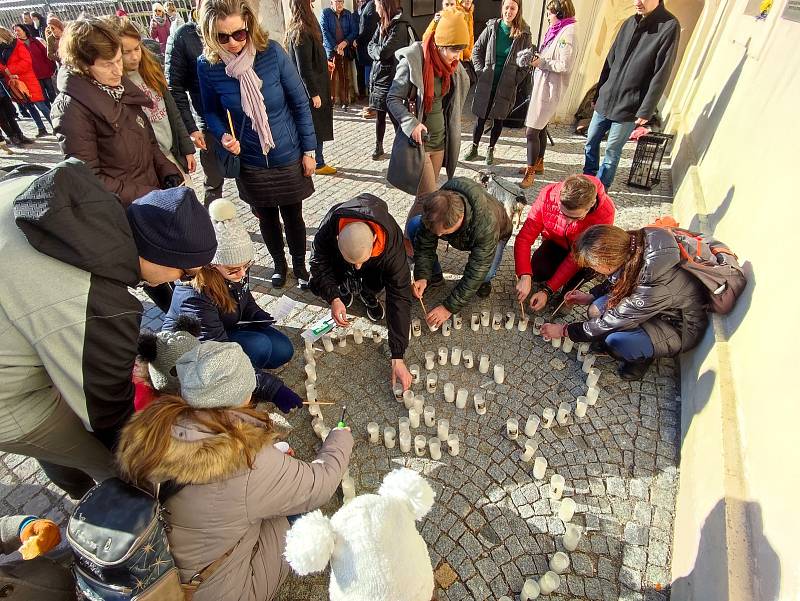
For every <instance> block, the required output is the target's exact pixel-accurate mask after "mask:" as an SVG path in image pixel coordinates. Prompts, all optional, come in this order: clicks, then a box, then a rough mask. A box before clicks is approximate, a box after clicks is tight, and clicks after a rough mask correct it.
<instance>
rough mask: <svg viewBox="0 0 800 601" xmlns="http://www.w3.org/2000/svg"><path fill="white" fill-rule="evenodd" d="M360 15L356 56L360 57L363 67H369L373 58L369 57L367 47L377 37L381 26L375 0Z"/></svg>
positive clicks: (368, 3) (358, 13)
mask: <svg viewBox="0 0 800 601" xmlns="http://www.w3.org/2000/svg"><path fill="white" fill-rule="evenodd" d="M356 14H357V15H358V37H357V38H356V42H358V45H357V46H356V54H357V55H358V62H359V64H361V65H369V64H371V63H372V58H371V57H370V55H369V52H368V50H367V47H368V46H369V43H370V42H371V41H372V36H373V35H375V30H376V29H377V28H378V25H379V24H380V17H378V11H377V10H375V0H369V2H367V3H366V4H365V5H364V8H362V9H361V10H360V11H358V12H357V13H356Z"/></svg>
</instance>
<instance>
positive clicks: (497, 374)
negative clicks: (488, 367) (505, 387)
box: [494, 365, 506, 384]
mask: <svg viewBox="0 0 800 601" xmlns="http://www.w3.org/2000/svg"><path fill="white" fill-rule="evenodd" d="M494 381H495V383H496V384H502V383H503V382H505V381H506V368H505V367H503V366H502V365H495V366H494Z"/></svg>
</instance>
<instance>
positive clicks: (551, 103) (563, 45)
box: [525, 23, 577, 129]
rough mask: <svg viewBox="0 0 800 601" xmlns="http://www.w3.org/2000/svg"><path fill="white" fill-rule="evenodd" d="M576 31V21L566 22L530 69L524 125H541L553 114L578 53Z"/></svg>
mask: <svg viewBox="0 0 800 601" xmlns="http://www.w3.org/2000/svg"><path fill="white" fill-rule="evenodd" d="M576 34H577V25H576V24H575V23H573V24H571V25H567V26H566V27H564V29H562V30H561V31H560V32H558V35H557V36H556V38H555V39H554V40H553V42H552V43H551V44H550V45H549V46H548V47H547V48H545V49H544V50H543V51H542V53H541V55H540V57H541V59H542V60H541V62H540V63H539V66H538V67H537V68H536V69H535V70H534V72H533V89H532V90H531V101H530V104H529V105H528V114H527V115H526V116H525V125H526V126H527V127H532V128H534V129H543V128H544V126H545V125H547V124H548V123H549V122H550V119H552V118H553V115H554V114H555V112H556V109H557V108H558V103H559V102H560V101H561V96H563V94H564V92H565V91H566V89H567V86H568V85H569V79H570V77H572V67H573V65H574V63H575V55H576V53H577V47H576V41H575V36H576Z"/></svg>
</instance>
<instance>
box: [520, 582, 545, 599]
mask: <svg viewBox="0 0 800 601" xmlns="http://www.w3.org/2000/svg"><path fill="white" fill-rule="evenodd" d="M539 592H540V591H539V583H538V582H536V581H535V580H531V579H530V578H528V579H527V580H526V581H525V584H523V585H522V592H520V594H519V601H533V600H534V599H538V598H539Z"/></svg>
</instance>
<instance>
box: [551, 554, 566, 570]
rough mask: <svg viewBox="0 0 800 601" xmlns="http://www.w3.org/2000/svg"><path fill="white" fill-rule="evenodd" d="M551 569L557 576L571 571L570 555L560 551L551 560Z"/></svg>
mask: <svg viewBox="0 0 800 601" xmlns="http://www.w3.org/2000/svg"><path fill="white" fill-rule="evenodd" d="M550 569H551V570H552V571H554V572H555V573H556V574H563V573H564V572H566V571H567V569H569V555H567V554H566V553H564V552H563V551H558V552H557V553H555V554H553V556H552V557H551V558H550Z"/></svg>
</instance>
